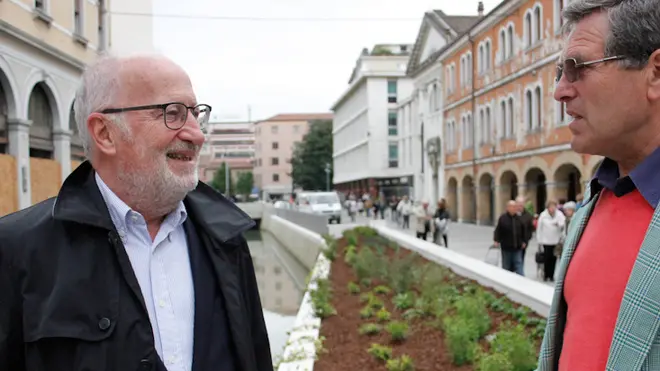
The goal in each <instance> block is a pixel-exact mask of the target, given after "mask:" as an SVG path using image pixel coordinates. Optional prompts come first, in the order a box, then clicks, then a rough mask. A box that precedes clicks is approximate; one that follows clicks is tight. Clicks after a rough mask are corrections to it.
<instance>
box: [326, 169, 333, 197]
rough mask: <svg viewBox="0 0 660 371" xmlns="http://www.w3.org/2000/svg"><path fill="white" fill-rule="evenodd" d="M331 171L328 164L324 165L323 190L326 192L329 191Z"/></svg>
mask: <svg viewBox="0 0 660 371" xmlns="http://www.w3.org/2000/svg"><path fill="white" fill-rule="evenodd" d="M331 171H332V169H330V163H328V162H326V163H325V190H326V191H327V192H329V191H330V172H331Z"/></svg>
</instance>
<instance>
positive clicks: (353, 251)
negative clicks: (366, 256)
mask: <svg viewBox="0 0 660 371" xmlns="http://www.w3.org/2000/svg"><path fill="white" fill-rule="evenodd" d="M356 259H357V248H356V247H355V245H348V247H346V251H344V261H345V262H346V264H348V265H350V266H352V265H353V263H354V262H355V260H356Z"/></svg>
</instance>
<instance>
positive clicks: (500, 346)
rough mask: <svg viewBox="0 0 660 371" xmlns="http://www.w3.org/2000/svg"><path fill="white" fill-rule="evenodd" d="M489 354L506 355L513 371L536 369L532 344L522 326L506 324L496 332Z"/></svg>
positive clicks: (535, 358) (534, 351)
mask: <svg viewBox="0 0 660 371" xmlns="http://www.w3.org/2000/svg"><path fill="white" fill-rule="evenodd" d="M491 352H492V353H502V354H504V355H506V357H507V358H508V360H509V362H511V366H512V367H513V371H529V370H533V369H534V368H535V367H536V362H537V357H536V350H535V348H534V342H532V341H529V336H528V335H527V333H526V332H525V328H524V326H522V325H517V326H515V327H511V326H510V325H508V324H507V325H506V326H505V327H504V328H503V329H502V330H500V331H498V332H497V333H496V334H495V338H494V339H493V341H492V343H491Z"/></svg>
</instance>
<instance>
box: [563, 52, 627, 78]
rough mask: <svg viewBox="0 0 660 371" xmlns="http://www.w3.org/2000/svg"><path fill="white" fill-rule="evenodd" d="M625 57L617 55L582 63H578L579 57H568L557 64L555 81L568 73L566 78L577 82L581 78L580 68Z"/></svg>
mask: <svg viewBox="0 0 660 371" xmlns="http://www.w3.org/2000/svg"><path fill="white" fill-rule="evenodd" d="M623 58H625V56H623V55H617V56H613V57H607V58H601V59H596V60H593V61H588V62H581V63H578V61H577V59H575V58H567V59H565V60H564V61H563V62H561V64H559V65H557V77H556V79H555V82H557V83H558V82H559V80H561V77H562V76H563V75H566V80H568V82H576V81H577V80H578V79H579V78H580V70H582V69H583V68H585V67H589V66H591V65H594V64H598V63H604V62H610V61H616V60H619V59H623Z"/></svg>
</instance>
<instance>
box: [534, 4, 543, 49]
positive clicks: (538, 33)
mask: <svg viewBox="0 0 660 371" xmlns="http://www.w3.org/2000/svg"><path fill="white" fill-rule="evenodd" d="M542 22H543V17H542V16H541V6H540V5H537V6H536V7H535V8H534V41H535V42H536V41H540V40H541V39H542V38H543V31H542V29H543V28H542V27H541V26H542V24H541V23H542Z"/></svg>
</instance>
